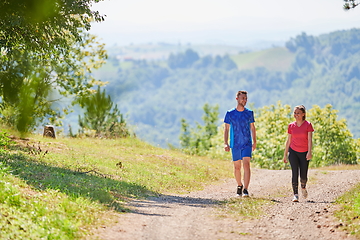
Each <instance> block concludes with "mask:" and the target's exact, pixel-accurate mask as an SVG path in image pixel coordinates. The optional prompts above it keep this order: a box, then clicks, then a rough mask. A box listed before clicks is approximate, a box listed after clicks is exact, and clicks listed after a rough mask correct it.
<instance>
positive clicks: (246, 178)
mask: <svg viewBox="0 0 360 240" xmlns="http://www.w3.org/2000/svg"><path fill="white" fill-rule="evenodd" d="M250 159H251V158H250V157H244V158H243V160H242V162H243V168H244V188H245V189H248V187H249V184H250V175H251V171H250Z"/></svg>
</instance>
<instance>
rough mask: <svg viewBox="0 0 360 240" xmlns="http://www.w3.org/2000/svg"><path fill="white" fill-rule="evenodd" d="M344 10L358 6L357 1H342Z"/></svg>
mask: <svg viewBox="0 0 360 240" xmlns="http://www.w3.org/2000/svg"><path fill="white" fill-rule="evenodd" d="M344 2H345V3H344V9H345V10H350V9H352V8H356V7H357V6H358V5H359V2H358V1H355V0H344Z"/></svg>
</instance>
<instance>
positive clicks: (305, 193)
mask: <svg viewBox="0 0 360 240" xmlns="http://www.w3.org/2000/svg"><path fill="white" fill-rule="evenodd" d="M301 193H302V195H303V197H304V199H306V198H307V197H308V192H307V190H306V188H301Z"/></svg>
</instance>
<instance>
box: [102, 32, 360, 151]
mask: <svg viewBox="0 0 360 240" xmlns="http://www.w3.org/2000/svg"><path fill="white" fill-rule="evenodd" d="M359 39H360V30H357V29H351V30H343V31H338V32H333V33H329V34H324V35H321V36H309V35H306V34H305V33H302V34H300V35H298V36H296V37H294V38H292V39H290V40H289V41H288V42H287V43H286V47H285V48H280V47H274V48H270V49H266V50H261V51H255V52H249V51H241V50H239V49H237V50H239V51H237V53H234V52H230V51H228V52H224V53H223V54H216V53H215V52H214V54H211V51H210V50H209V51H208V52H205V51H204V52H200V50H198V51H199V52H197V50H194V49H195V48H193V46H191V45H189V46H181V47H182V48H181V50H180V51H175V50H173V48H172V50H173V51H174V52H171V53H170V55H169V56H168V58H166V59H164V58H162V59H160V60H145V59H142V60H141V59H127V60H126V61H125V60H121V59H118V58H117V57H116V56H118V55H117V54H118V52H116V51H115V52H112V51H111V50H109V55H110V59H109V62H108V64H107V65H106V66H104V68H102V69H100V70H99V71H97V72H96V76H97V77H98V78H100V79H101V80H103V81H108V82H109V84H108V85H107V87H106V89H107V92H108V93H109V94H110V95H111V97H112V99H113V100H114V101H115V102H116V103H117V104H118V106H119V109H120V110H121V112H122V113H124V114H125V116H127V119H128V122H129V123H130V124H131V125H132V126H133V127H134V130H135V132H136V134H137V136H139V137H141V138H142V139H144V140H146V141H148V142H150V143H152V144H155V145H160V146H162V147H166V146H167V143H170V144H173V145H175V146H178V144H179V140H178V137H179V134H180V120H181V118H184V119H186V120H188V122H189V123H191V124H194V125H195V122H200V123H201V122H202V120H201V116H202V114H203V111H202V107H203V106H204V104H205V103H209V104H211V105H219V110H220V115H219V125H220V124H221V119H222V117H223V116H222V115H223V114H224V113H225V111H226V110H227V109H230V108H232V107H234V106H235V93H236V91H238V90H240V89H245V90H247V91H248V92H249V102H248V104H249V106H250V107H251V108H260V107H263V106H266V105H271V104H276V103H277V102H278V101H281V102H282V103H284V104H289V105H291V106H295V105H298V104H304V105H305V106H306V107H307V108H311V107H312V106H313V105H318V106H320V107H324V106H325V105H326V104H332V105H333V107H334V109H337V110H338V111H339V113H338V115H339V117H340V118H346V119H347V121H348V125H349V128H350V130H351V132H352V134H353V135H354V137H356V138H358V137H360V127H359V126H358V125H357V122H359V121H360V119H359V118H360V115H358V114H357V112H358V111H359V110H360V95H359V94H360V81H359V79H360V70H359V68H358V66H359V61H360V52H359V50H358V49H360V40H359ZM132 48H135V46H132ZM197 49H200V48H197ZM208 49H212V48H210V47H208ZM215 49H218V50H219V49H221V48H215ZM137 50H138V51H139V53H140V52H141V48H138V49H137ZM154 51H155V50H154ZM224 51H225V50H224ZM217 53H218V52H217Z"/></svg>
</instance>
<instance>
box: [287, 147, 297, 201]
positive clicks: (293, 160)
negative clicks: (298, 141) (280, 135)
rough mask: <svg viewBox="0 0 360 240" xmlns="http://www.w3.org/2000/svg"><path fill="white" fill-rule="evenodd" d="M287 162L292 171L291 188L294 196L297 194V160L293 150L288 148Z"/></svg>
mask: <svg viewBox="0 0 360 240" xmlns="http://www.w3.org/2000/svg"><path fill="white" fill-rule="evenodd" d="M289 162H290V166H291V171H292V179H291V182H292V187H293V192H294V194H298V193H299V158H298V156H297V154H296V152H295V151H294V150H292V149H291V148H289Z"/></svg>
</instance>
